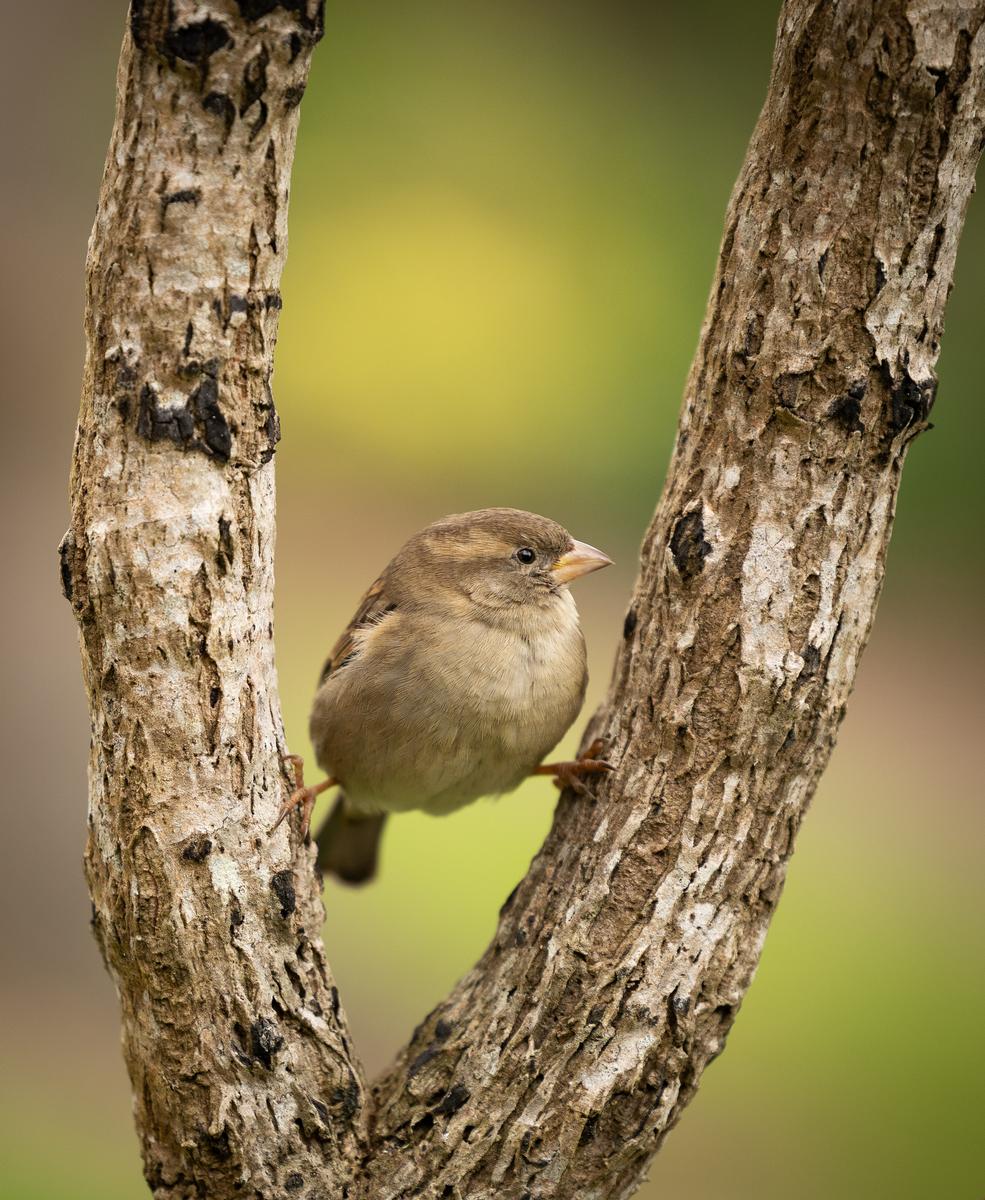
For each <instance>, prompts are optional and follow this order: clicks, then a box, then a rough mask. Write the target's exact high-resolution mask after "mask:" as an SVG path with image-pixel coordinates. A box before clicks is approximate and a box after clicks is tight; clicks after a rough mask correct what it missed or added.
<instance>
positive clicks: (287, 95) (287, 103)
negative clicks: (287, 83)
mask: <svg viewBox="0 0 985 1200" xmlns="http://www.w3.org/2000/svg"><path fill="white" fill-rule="evenodd" d="M304 89H305V84H304V83H303V82H302V83H296V84H294V86H293V87H289V88H288V89H287V90H286V91H285V92H284V107H285V108H286V109H292V108H297V106H298V105H299V104H300V103H301V99H302V97H303V96H304Z"/></svg>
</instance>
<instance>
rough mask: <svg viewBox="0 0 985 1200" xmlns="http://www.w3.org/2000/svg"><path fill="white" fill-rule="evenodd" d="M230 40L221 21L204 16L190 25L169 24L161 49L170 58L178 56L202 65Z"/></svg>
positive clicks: (188, 61)
mask: <svg viewBox="0 0 985 1200" xmlns="http://www.w3.org/2000/svg"><path fill="white" fill-rule="evenodd" d="M231 42H232V38H231V37H230V36H229V30H228V29H227V28H226V27H225V25H223V24H222V22H221V21H213V20H212V18H211V17H206V19H205V20H204V21H196V22H194V23H193V24H191V25H179V26H177V27H175V26H173V25H172V26H170V27H169V29H168V31H167V34H166V35H165V38H164V45H163V50H164V52H165V54H167V55H168V56H169V57H171V58H180V59H181V61H182V62H186V63H191V64H192V66H196V67H203V66H205V64H206V63H207V62H208V61H209V59H210V58H211V57H212V55H213V54H215V52H216V51H217V50H221V49H222V48H223V46H228V45H229V44H230V43H231Z"/></svg>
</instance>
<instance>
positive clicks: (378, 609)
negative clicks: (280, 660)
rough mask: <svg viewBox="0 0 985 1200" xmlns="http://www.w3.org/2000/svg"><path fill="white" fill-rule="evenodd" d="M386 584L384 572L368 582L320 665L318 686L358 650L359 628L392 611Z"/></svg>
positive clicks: (394, 605) (364, 627)
mask: <svg viewBox="0 0 985 1200" xmlns="http://www.w3.org/2000/svg"><path fill="white" fill-rule="evenodd" d="M386 585H387V576H386V573H385V572H384V574H382V575H381V576H380V577H379V579H377V580H376V581H375V583H372V584H370V587H369V590H368V591H367V592H366V595H365V596H363V598H362V600H361V601H360V602H359V607H358V608H357V609H356V614H355V616H354V617H353V618H352V620H351V621H350V622H349V624H348V625H347V626H346V627H345V631H344V633H343V634H342V636H341V637H340V638H339V640H338V641H337V642H336V643H335V645H334V646H333V647H332V653H331V654H330V655H329V656H328V658H327V659H326V661H325V665H324V667H322V672H321V675H320V676H319V677H318V686H319V687H321V685H322V684H323V683H324V682H325V680H326V679H327V678H328V677H329V675H331V673H332V672H333V671H337V670H338V669H339V667H341V666H344V665H345V664H346V663H347V662H349V660H350V659H351V658H353V657H354V656H355V655H356V653H357V652H358V650H359V645H358V642H357V640H356V634H357V633H358V632H359V630H360V629H366V628H367V627H368V626H371V625H375V624H376V623H377V622H378V621H380V620H381V619H382V618H383V617H385V616H386V614H387V613H390V612H393V610H394V609H395V608H396V607H397V606H396V604H395V603H394V602H393V600H392V599H391V598H390V596H389V595H388V594H387V586H386Z"/></svg>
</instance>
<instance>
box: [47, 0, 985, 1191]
mask: <svg viewBox="0 0 985 1200" xmlns="http://www.w3.org/2000/svg"><path fill="white" fill-rule="evenodd" d="M983 21H985V2H976V3H971V2H962V3H958V2H955V3H948V4H942V3H939V2H938V0H913V2H911V3H908V4H907V3H903V2H902V0H869V2H868V3H865V2H862V0H843V2H841V3H838V4H831V3H825V2H823V0H788V2H787V3H786V4H785V6H784V8H783V12H782V15H781V18H780V26H779V33H778V39H777V46H776V52H775V57H774V64H773V73H772V78H771V81H770V89H769V94H768V97H767V101H766V105H765V107H764V109H763V113H762V115H761V117H760V120H759V123H758V125H757V127H756V131H755V133H754V135H753V139H752V142H751V144H750V147H749V151H748V154H747V156H746V161H745V164H744V166H743V168H742V172H741V175H740V177H739V180H738V183H737V185H736V188H735V191H734V193H733V196H732V200H731V203H730V205H729V211H728V216H727V220H726V230H725V238H724V241H723V244H722V250H721V257H720V261H719V266H718V270H717V273H716V277H715V282H714V286H713V288H712V294H711V299H710V302H709V308H708V313H707V316H706V319H705V324H704V328H703V331H702V336H701V343H700V346H699V348H698V352H697V355H696V358H695V363H694V366H693V368H692V371H691V375H690V378H689V380H688V384H687V389H686V395H685V401H684V408H683V413H682V417H681V424H680V429H679V432H678V439H677V446H676V449H675V452H674V458H673V463H672V466H671V471H670V475H669V477H668V481H667V485H666V488H665V491H664V495H663V498H662V500H661V502H660V505H659V507H658V509H657V513H656V516H655V517H654V520H653V523H652V525H651V527H650V529H649V531H648V533H647V536H646V539H645V542H644V545H643V551H642V559H641V573H640V579H639V582H638V583H637V586H636V590H635V594H634V597H633V600H632V602H631V604H630V607H629V610H628V613H627V616H626V623H625V638H624V641H623V644H622V648H621V650H620V653H619V656H618V660H617V663H616V670H615V674H614V678H613V683H612V686H611V689H610V693H609V697H608V699H607V701H606V703H605V705H604V706H603V708H602V710H601V712H600V713H599V714H598V715H597V716H596V717H595V718H594V720H593V722H592V724H591V728H590V731H589V735H590V736H595V735H598V734H601V735H603V736H605V737H606V738H607V739H608V740H609V745H610V756H611V757H612V759H613V760H614V761H615V762H616V763H617V765H618V769H617V771H616V773H615V774H614V775H613V776H611V777H609V778H607V779H606V780H605V781H604V783H602V784H601V785H600V786H599V787H598V791H597V799H596V800H595V802H594V803H588V802H585V801H584V800H580V799H575V798H574V797H572V796H568V795H566V796H564V797H562V800H561V803H560V805H559V807H558V812H557V816H556V819H555V822H554V827H553V829H552V831H551V833H550V835H549V837H548V839H547V842H546V843H545V845H544V847H543V849H542V850H541V852H540V854H539V855H538V856H537V858H536V859H535V860H534V862H533V864H532V865H531V868H530V870H529V872H528V874H527V876H526V878H525V879H524V880H523V881H522V883H521V884H520V885H519V887H518V889H517V891H516V892H515V894H514V895H513V896H512V897H511V898H510V900H509V901H508V902H507V904H506V905H505V907H504V910H503V914H502V918H501V921H500V926H499V929H498V932H497V934H496V937H495V940H494V941H493V944H492V945H491V946H490V948H489V950H488V951H487V952H486V954H485V955H484V956H483V958H482V960H481V961H480V962H479V963H478V964H477V966H476V967H475V968H474V969H473V971H472V972H471V973H470V974H469V975H468V976H467V977H466V978H465V979H464V980H463V982H462V983H461V984H460V985H459V986H458V987H457V988H456V989H455V991H454V992H453V994H452V995H451V996H450V997H449V998H448V999H447V1000H446V1001H445V1002H444V1003H443V1004H442V1005H441V1006H440V1007H439V1008H438V1009H437V1010H436V1011H435V1012H434V1013H432V1014H431V1016H429V1017H428V1018H427V1019H426V1020H425V1021H424V1022H423V1023H422V1025H421V1027H420V1028H419V1030H418V1031H417V1033H416V1034H415V1036H414V1038H413V1040H412V1042H411V1044H410V1045H409V1046H408V1047H407V1049H406V1050H405V1051H404V1052H403V1053H402V1054H401V1056H400V1058H399V1060H398V1062H397V1063H396V1065H395V1066H394V1067H393V1068H392V1069H391V1071H390V1072H388V1073H387V1074H386V1075H385V1077H384V1078H383V1079H382V1080H381V1081H380V1082H379V1083H378V1084H377V1085H376V1086H375V1087H374V1089H373V1095H372V1097H370V1096H369V1095H368V1093H367V1090H366V1088H365V1087H364V1084H363V1081H362V1076H361V1071H360V1067H359V1064H358V1062H357V1060H356V1058H355V1056H354V1054H353V1052H352V1049H351V1045H350V1042H349V1040H348V1036H347V1032H346V1027H345V1018H344V1016H343V1014H342V1011H341V1008H340V1005H339V1000H338V993H337V991H336V989H335V987H334V985H333V983H332V980H331V976H330V973H329V970H328V966H327V964H326V962H325V959H324V954H323V951H322V947H321V942H320V939H319V936H318V930H319V927H320V923H321V919H322V909H321V901H320V898H319V892H318V882H317V880H316V879H315V877H314V874H313V870H312V857H313V856H312V852H311V851H310V849H309V848H305V847H302V846H301V845H299V844H298V843H297V840H296V837H295V834H294V833H288V832H287V831H286V830H284V831H282V832H278V834H277V835H276V836H275V837H273V838H272V839H268V838H267V837H266V836H265V830H266V828H267V826H268V825H269V823H270V821H271V820H272V818H273V815H274V813H275V812H276V810H277V807H278V805H279V803H280V801H281V799H282V798H283V796H284V794H285V789H286V788H287V787H288V780H287V777H286V775H285V774H284V772H283V770H282V768H281V765H280V760H281V757H282V755H283V753H284V751H285V746H284V739H283V732H282V726H281V719H280V712H279V706H278V701H277V693H276V678H275V673H274V666H273V642H272V626H271V592H272V579H273V575H272V571H273V538H274V502H273V463H272V456H273V448H274V443H275V441H276V436H277V419H276V415H275V413H274V408H273V401H272V398H271V395H270V390H269V386H268V379H269V374H270V369H271V356H272V352H273V343H274V336H275V331H276V322H277V312H278V309H279V307H280V300H279V295H278V292H277V286H278V282H279V277H280V271H281V267H282V265H283V258H284V253H285V249H286V207H287V187H288V177H289V172H290V167H291V161H292V157H293V152H294V136H295V131H296V124H297V106H298V103H299V101H300V98H301V94H302V92H303V88H304V83H305V76H306V72H307V66H308V60H309V56H310V53H311V50H312V47H313V45H314V43H315V41H316V40H317V38H318V36H319V35H320V33H321V22H322V17H321V12H320V5H316V4H315V3H314V0H309V2H308V4H307V6H306V4H305V3H304V0H298V2H296V3H294V2H292V3H289V4H288V3H275V2H269V0H235V2H234V0H210V2H209V3H196V4H192V3H191V2H190V0H175V2H174V3H170V4H169V3H166V2H165V0H142V2H141V3H137V2H136V0H134V3H133V5H132V9H131V16H130V27H129V30H128V33H127V35H126V38H125V41H124V47H123V54H122V58H121V63H120V74H119V100H118V108H117V116H116V125H115V128H114V134H113V142H112V145H111V148H110V155H109V159H108V162H107V168H106V175H105V178H104V181H103V187H102V193H101V196H100V204H99V212H98V215H97V219H96V225H95V229H94V231H93V238H92V243H91V246H90V256H89V268H88V289H89V292H88V296H89V300H88V308H87V318H86V332H87V336H88V355H87V362H86V375H85V384H84V390H83V403H82V412H81V417H80V422H79V433H78V441H77V447H76V461H75V469H74V476H73V517H72V527H71V530H70V532H69V534H68V535H67V536H66V540H65V542H64V543H63V547H62V571H63V580H64V583H65V587H66V591H67V593H68V594H69V596H70V598H71V600H72V603H73V606H74V608H75V611H76V614H77V616H78V618H79V622H80V627H81V631H82V650H83V665H84V671H85V676H86V681H87V684H88V689H89V697H90V706H91V713H92V724H93V739H92V756H91V765H90V800H91V818H90V837H89V844H88V847H87V853H86V863H87V870H88V876H89V882H90V888H91V891H92V897H93V905H94V923H95V928H96V931H97V935H98V937H99V940H100V943H101V945H102V948H103V952H104V955H105V957H106V961H107V964H108V966H109V968H110V971H111V972H112V974H113V976H114V979H115V980H116V983H117V986H118V989H119V992H120V998H121V1005H122V1013H123V1031H124V1048H125V1054H126V1059H127V1065H128V1067H129V1070H130V1075H131V1079H132V1081H133V1086H134V1092H135V1097H136V1118H137V1127H138V1132H139V1134H140V1137H141V1139H142V1144H143V1151H144V1159H145V1163H146V1169H147V1176H148V1179H149V1181H150V1183H151V1186H152V1188H153V1189H154V1193H155V1195H156V1196H158V1197H161V1198H165V1197H166V1198H168V1200H177V1198H179V1197H181V1198H184V1197H189V1198H190V1197H199V1196H208V1197H210V1198H214V1200H224V1198H229V1200H232V1198H233V1197H242V1196H244V1195H251V1196H264V1197H274V1196H292V1195H295V1194H297V1195H300V1196H305V1197H315V1196H325V1197H332V1198H334V1197H342V1196H345V1197H349V1198H350V1200H370V1198H372V1200H397V1198H398V1197H400V1198H407V1197H412V1196H414V1197H428V1198H437V1197H458V1198H464V1197H468V1198H469V1200H492V1198H493V1197H497V1198H499V1200H520V1198H521V1197H529V1198H530V1200H533V1198H538V1200H540V1198H544V1200H546V1198H554V1197H557V1198H560V1197H579V1198H587V1197H596V1198H599V1200H602V1198H603V1197H605V1198H609V1197H622V1196H628V1195H629V1194H630V1193H631V1192H632V1190H633V1188H634V1187H635V1186H636V1184H637V1183H638V1181H639V1179H640V1177H641V1173H642V1171H643V1169H644V1167H645V1164H646V1162H647V1160H648V1159H649V1157H650V1156H651V1155H652V1154H653V1153H654V1151H655V1150H656V1148H657V1147H658V1146H659V1144H660V1142H661V1140H662V1138H663V1136H664V1134H665V1133H666V1131H667V1130H668V1129H669V1128H670V1127H671V1126H672V1125H673V1123H674V1122H675V1121H676V1119H677V1117H678V1116H679V1115H680V1112H681V1110H682V1108H683V1106H684V1105H685V1104H686V1103H687V1101H688V1100H689V1099H690V1097H691V1096H692V1095H693V1093H694V1091H695V1089H696V1087H697V1084H698V1081H699V1079H700V1075H701V1072H702V1070H703V1069H704V1067H705V1066H706V1065H707V1063H708V1062H709V1061H710V1060H711V1058H712V1057H714V1055H715V1054H717V1053H718V1052H719V1051H720V1050H721V1048H722V1046H723V1044H724V1040H725V1036H726V1033H727V1031H728V1029H729V1027H730V1025H731V1023H732V1020H733V1018H734V1016H735V1012H736V1009H737V1007H738V1005H739V1003H740V1002H741V999H742V996H743V994H744V992H745V990H746V988H747V987H748V985H749V981H750V979H751V977H752V973H753V971H754V969H755V966H756V962H757V959H758V956H759V951H760V948H761V946H762V943H763V939H764V937H765V934H766V928H767V925H768V922H769V919H770V916H771V915H772V912H773V909H774V907H775V905H776V901H777V898H778V895H779V892H780V888H781V886H782V882H783V876H784V871H785V867H786V862H787V859H788V858H789V855H790V853H791V850H792V845H793V838H794V835H795V833H796V830H797V827H798V825H799V823H800V819H801V817H802V816H803V813H804V810H805V808H806V806H807V803H808V801H809V799H810V797H811V794H812V792H813V789H814V786H815V784H816V781H817V778H818V776H819V774H820V772H821V770H822V769H823V767H824V765H825V763H826V761H827V758H828V756H829V754H830V750H831V747H832V745H833V742H834V738H835V733H836V730H837V726H838V722H839V720H840V719H841V716H842V714H843V712H844V707H845V702H846V700H847V697H848V694H849V691H850V689H851V686H852V682H853V680H854V677H855V671H856V666H857V663H858V659H859V655H860V653H861V651H862V648H863V646H864V644H865V641H866V638H867V635H868V631H869V628H870V625H871V621H872V616H873V612H874V609H875V604H876V600H877V598H878V593H879V587H880V583H881V579H882V574H883V565H884V560H885V552H886V546H887V542H888V538H889V533H890V527H891V523H892V515H893V509H894V504H895V499H896V491H897V486H898V482H899V477H900V470H901V467H902V463H903V459H904V456H905V453H906V448H907V445H908V443H909V442H910V440H911V439H912V437H913V436H914V435H915V434H916V433H917V432H919V431H920V430H921V429H923V428H926V425H927V414H928V411H929V409H930V405H931V403H932V400H933V395H934V389H935V379H934V364H935V362H936V359H937V355H938V351H939V345H940V336H941V329H942V322H943V314H944V306H945V302H946V299H947V294H948V291H949V289H950V284H951V278H952V274H953V269H954V260H955V254H956V249H957V242H958V236H959V233H960V230H961V225H962V222H963V218H964V212H965V207H966V204H967V200H968V197H969V195H970V193H971V190H972V188H973V182H974V171H975V166H976V163H977V158H978V155H979V152H980V149H981V145H982V139H983V132H985V61H983V60H985V32H983V30H982V25H983Z"/></svg>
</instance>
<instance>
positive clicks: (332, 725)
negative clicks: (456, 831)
mask: <svg viewBox="0 0 985 1200" xmlns="http://www.w3.org/2000/svg"><path fill="white" fill-rule="evenodd" d="M531 554H532V555H533V556H534V560H533V561H532V562H527V561H525V560H526V558H527V557H528V556H529V555H531ZM608 562H609V559H608V558H606V556H605V555H603V554H601V553H600V552H599V551H596V550H593V549H592V548H591V547H588V546H584V545H583V544H582V543H579V542H575V541H574V540H573V539H572V538H571V536H570V535H569V534H568V533H567V531H566V530H564V529H563V528H562V527H561V526H560V525H557V524H556V523H555V522H553V521H549V520H547V519H546V518H545V517H539V516H536V515H535V514H533V513H525V512H521V511H519V510H516V509H483V510H480V511H479V512H474V513H463V514H460V515H456V516H453V517H447V518H445V519H444V520H443V521H439V522H436V523H435V524H434V525H430V526H428V528H427V529H424V530H422V531H421V532H420V533H419V534H417V535H415V536H414V537H413V538H411V539H410V541H409V542H407V544H406V545H405V546H404V547H403V548H402V549H401V550H400V551H399V553H398V554H397V555H396V557H395V558H394V559H393V561H392V562H391V563H390V564H389V566H388V567H387V568H386V570H385V571H384V572H383V574H382V575H381V576H380V578H379V579H378V580H377V581H376V582H375V583H374V584H373V586H372V587H371V588H370V589H369V591H368V592H367V594H366V596H365V597H364V599H363V602H362V604H361V605H360V607H359V609H358V611H357V613H356V615H355V617H354V618H353V620H352V622H351V623H350V625H349V626H348V628H347V629H346V631H345V633H344V634H343V635H342V637H341V638H340V639H339V642H338V643H337V645H336V647H335V649H334V650H333V652H332V655H331V657H330V658H329V660H328V662H327V663H326V664H325V669H324V671H323V672H322V678H321V680H320V683H319V688H318V692H317V694H316V696H315V702H314V706H313V709H312V714H311V739H312V743H313V745H314V747H315V752H316V757H317V760H318V763H319V765H320V766H321V767H322V768H323V769H324V770H325V772H326V773H327V774H328V775H329V776H330V778H331V779H332V780H334V781H336V782H338V783H339V784H341V786H342V789H343V795H342V796H340V798H339V801H338V802H337V804H336V807H335V810H334V812H333V814H332V816H331V817H330V818H329V820H328V822H327V823H326V825H325V827H324V828H323V830H322V831H321V833H320V834H319V838H318V840H319V859H320V862H321V864H322V866H323V867H324V868H325V869H327V870H330V871H334V872H335V873H336V874H338V875H340V876H341V877H343V878H346V879H350V880H352V881H360V880H362V879H364V878H368V877H369V876H370V875H371V874H372V872H373V869H374V867H375V857H376V844H377V841H378V837H379V832H380V830H381V828H382V815H383V814H385V813H388V812H402V811H406V810H409V809H423V810H424V811H426V812H429V813H433V814H444V813H449V812H452V811H454V810H455V809H457V808H460V807H461V806H462V805H464V804H468V803H469V802H471V801H472V800H475V799H477V798H478V797H480V796H487V795H496V794H500V793H503V792H508V791H511V790H512V789H513V788H515V787H517V786H518V785H519V784H520V783H521V782H522V780H523V779H524V778H526V776H528V775H529V774H531V772H533V771H534V770H535V769H536V768H537V767H538V764H540V763H541V761H542V760H543V758H544V756H545V755H546V754H547V753H548V752H549V751H550V750H551V749H552V747H553V746H555V745H556V744H557V742H558V741H559V740H560V738H561V737H562V736H563V734H564V733H565V731H566V730H567V729H568V727H569V726H570V725H571V723H572V721H573V720H574V719H575V717H576V716H577V714H578V711H579V709H580V708H581V704H582V701H583V699H584V695H585V686H586V683H587V679H588V671H587V665H586V657H585V641H584V638H583V636H582V633H581V628H580V625H579V621H578V612H577V609H576V608H575V603H574V599H573V598H572V596H571V593H570V592H569V590H568V587H567V582H568V581H569V580H570V579H572V578H574V577H576V576H577V575H580V574H584V573H586V572H587V571H590V570H595V569H596V568H598V567H601V566H605V565H607V564H608ZM584 769H585V770H591V769H598V764H595V766H594V768H593V767H585V768H584ZM323 786H325V785H319V787H318V788H317V789H301V790H299V792H298V793H296V795H295V798H294V799H293V802H294V803H303V804H305V805H306V806H307V808H308V809H310V803H311V801H312V800H313V796H314V793H315V792H316V791H318V790H321V788H322V787H323ZM299 797H300V799H299Z"/></svg>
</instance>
